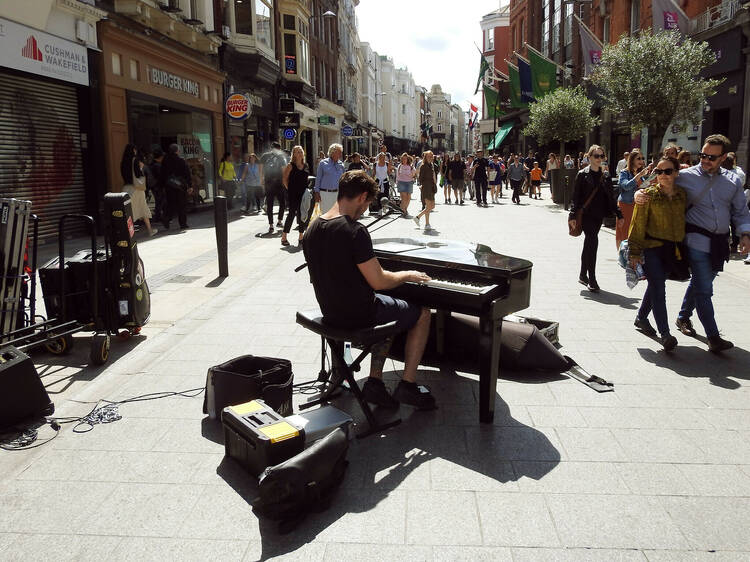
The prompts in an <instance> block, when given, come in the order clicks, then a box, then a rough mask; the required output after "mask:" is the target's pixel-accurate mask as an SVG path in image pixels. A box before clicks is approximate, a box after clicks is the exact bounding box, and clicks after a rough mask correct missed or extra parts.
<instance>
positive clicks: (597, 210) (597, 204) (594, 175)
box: [584, 170, 610, 217]
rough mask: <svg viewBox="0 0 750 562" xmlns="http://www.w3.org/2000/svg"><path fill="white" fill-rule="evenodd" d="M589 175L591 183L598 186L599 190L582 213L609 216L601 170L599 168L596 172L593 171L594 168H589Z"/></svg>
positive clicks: (593, 215) (607, 200)
mask: <svg viewBox="0 0 750 562" xmlns="http://www.w3.org/2000/svg"><path fill="white" fill-rule="evenodd" d="M589 175H590V176H591V181H592V183H593V184H594V185H598V186H599V190H598V191H597V192H596V195H595V196H594V198H593V199H592V200H591V203H589V206H588V207H587V208H586V210H585V211H584V213H586V214H587V215H590V216H592V217H606V216H609V214H610V210H609V197H608V196H607V192H606V187H605V186H604V182H603V180H604V178H603V174H602V171H601V170H599V171H598V172H595V171H594V170H590V171H589ZM584 202H585V199H584Z"/></svg>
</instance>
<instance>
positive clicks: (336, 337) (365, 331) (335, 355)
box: [297, 310, 402, 439]
mask: <svg viewBox="0 0 750 562" xmlns="http://www.w3.org/2000/svg"><path fill="white" fill-rule="evenodd" d="M297 324H299V325H300V326H302V327H304V328H307V329H308V330H310V331H311V332H314V333H316V334H318V335H319V336H320V337H321V340H322V341H323V342H324V344H323V352H324V353H325V343H327V344H328V347H329V348H330V349H331V358H332V361H331V364H332V370H339V371H340V373H339V376H334V375H333V373H331V374H330V375H329V377H328V381H327V382H328V383H329V387H328V388H326V389H324V390H323V391H322V392H321V393H320V394H319V397H318V398H317V399H315V400H312V401H310V402H305V403H304V404H301V405H300V407H299V408H300V410H304V409H306V408H310V407H311V406H316V405H318V404H324V403H327V401H328V398H329V397H330V396H331V395H332V394H333V392H334V391H335V390H336V387H338V386H340V385H341V383H342V382H343V381H346V382H347V384H348V385H349V389H350V390H351V392H352V394H354V397H355V398H356V400H357V402H358V403H359V407H360V409H361V410H362V413H363V414H364V415H365V418H366V419H367V423H368V425H369V429H368V430H366V431H364V432H360V433H359V434H357V438H358V439H361V438H362V437H367V436H368V435H372V434H373V433H380V432H382V431H384V430H386V429H389V428H391V427H393V426H396V425H398V424H399V423H401V419H400V418H399V419H396V420H394V421H391V422H388V423H380V422H378V421H377V419H376V418H375V415H374V414H373V412H372V410H371V409H370V405H369V404H368V403H367V402H366V401H365V399H364V397H363V396H362V390H361V389H360V388H359V385H358V384H357V381H356V379H355V378H354V373H355V371H359V366H360V364H361V363H362V361H363V360H364V358H365V357H367V356H368V355H369V354H370V352H371V351H372V347H373V346H374V345H375V344H378V343H380V342H382V341H385V340H387V339H388V338H391V337H393V336H395V335H396V334H398V333H399V332H401V331H402V330H401V329H399V328H396V322H389V323H388V324H383V325H381V326H370V327H367V328H362V329H346V328H336V327H334V326H331V325H329V324H326V323H325V322H324V321H323V315H322V313H321V312H320V310H315V311H307V312H297ZM347 341H349V342H352V344H353V345H354V346H356V347H359V348H360V349H362V351H361V352H360V354H359V355H358V356H357V358H356V359H355V360H354V361H352V363H347V361H346V359H345V358H344V342H347ZM323 360H324V359H323ZM330 379H334V380H337V381H338V382H337V383H335V385H333V383H332V382H331V380H330ZM319 380H321V379H319ZM331 385H333V387H331Z"/></svg>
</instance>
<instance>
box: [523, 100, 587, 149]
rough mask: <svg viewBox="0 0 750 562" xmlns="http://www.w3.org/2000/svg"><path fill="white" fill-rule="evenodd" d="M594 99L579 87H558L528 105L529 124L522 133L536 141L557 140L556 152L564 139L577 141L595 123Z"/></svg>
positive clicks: (563, 143)
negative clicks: (558, 144) (593, 112)
mask: <svg viewBox="0 0 750 562" xmlns="http://www.w3.org/2000/svg"><path fill="white" fill-rule="evenodd" d="M593 105H594V102H593V101H592V100H590V99H589V98H587V97H586V94H585V92H584V91H583V88H581V87H580V86H576V87H575V88H558V89H556V90H555V91H554V92H551V93H549V94H547V95H546V96H544V97H543V98H542V99H541V100H539V101H537V102H536V103H532V104H531V105H529V124H528V125H527V126H526V128H524V130H523V134H524V135H528V136H531V137H534V138H536V140H537V142H538V143H539V144H546V143H548V142H549V141H551V140H557V141H560V154H561V155H562V154H564V153H565V143H566V142H571V141H577V140H579V139H581V138H583V137H585V136H586V133H588V132H589V131H591V129H593V128H594V127H596V126H597V125H599V123H600V121H599V118H598V117H594V116H593V115H592V107H593Z"/></svg>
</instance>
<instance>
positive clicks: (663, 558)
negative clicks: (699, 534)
mask: <svg viewBox="0 0 750 562" xmlns="http://www.w3.org/2000/svg"><path fill="white" fill-rule="evenodd" d="M643 554H644V555H645V556H646V558H647V559H648V562H744V561H746V560H747V559H748V556H749V555H750V553H748V552H717V551H715V550H712V551H711V552H695V551H682V550H645V551H643Z"/></svg>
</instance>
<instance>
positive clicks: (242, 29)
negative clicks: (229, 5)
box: [234, 0, 260, 35]
mask: <svg viewBox="0 0 750 562" xmlns="http://www.w3.org/2000/svg"><path fill="white" fill-rule="evenodd" d="M258 1H260V0H258ZM234 26H235V27H234V28H235V31H236V32H237V33H241V34H242V35H252V34H253V6H252V2H251V1H250V0H234Z"/></svg>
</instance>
